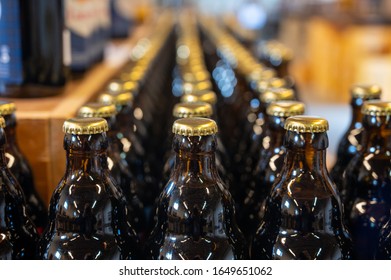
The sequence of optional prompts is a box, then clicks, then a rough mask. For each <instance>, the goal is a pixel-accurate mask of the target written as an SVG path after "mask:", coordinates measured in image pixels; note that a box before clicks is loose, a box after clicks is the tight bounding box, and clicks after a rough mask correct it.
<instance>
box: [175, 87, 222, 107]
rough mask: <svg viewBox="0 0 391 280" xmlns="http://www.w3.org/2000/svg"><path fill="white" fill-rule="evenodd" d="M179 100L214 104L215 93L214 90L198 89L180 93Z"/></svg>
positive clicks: (215, 100) (215, 99)
mask: <svg viewBox="0 0 391 280" xmlns="http://www.w3.org/2000/svg"><path fill="white" fill-rule="evenodd" d="M181 102H184V103H194V102H206V103H209V104H212V105H213V104H216V102H217V95H216V93H215V92H213V91H210V90H207V91H198V92H193V93H188V94H184V95H182V97H181Z"/></svg>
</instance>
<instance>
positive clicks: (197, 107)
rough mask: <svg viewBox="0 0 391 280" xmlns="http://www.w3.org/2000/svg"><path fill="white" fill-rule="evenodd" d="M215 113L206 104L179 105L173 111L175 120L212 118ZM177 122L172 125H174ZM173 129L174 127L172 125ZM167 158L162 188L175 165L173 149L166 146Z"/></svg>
mask: <svg viewBox="0 0 391 280" xmlns="http://www.w3.org/2000/svg"><path fill="white" fill-rule="evenodd" d="M212 113H213V109H212V106H211V105H210V104H209V103H206V102H193V103H177V104H175V106H174V109H173V110H172V116H173V118H174V119H180V118H194V117H200V118H210V117H211V115H212ZM174 121H175V120H173V121H171V122H170V123H174ZM171 127H172V125H171ZM169 139H170V140H169V142H170V145H172V137H170V138H169ZM166 147H167V148H166V151H167V153H166V156H165V164H164V167H163V180H162V182H163V184H162V187H164V186H165V185H166V183H167V182H168V180H169V179H170V174H171V171H172V170H173V167H174V164H175V157H176V156H175V153H174V152H173V151H172V149H171V148H168V146H167V145H166Z"/></svg>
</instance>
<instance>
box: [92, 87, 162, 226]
mask: <svg viewBox="0 0 391 280" xmlns="http://www.w3.org/2000/svg"><path fill="white" fill-rule="evenodd" d="M99 101H100V102H103V103H105V104H110V103H112V104H115V106H116V108H117V115H116V120H115V123H116V126H117V129H118V133H117V134H116V137H117V143H118V145H119V150H120V157H121V158H122V159H125V161H126V162H127V165H128V166H129V168H130V171H131V173H132V174H133V175H134V184H135V186H136V188H137V190H136V193H137V194H138V196H139V198H140V200H141V202H142V203H143V205H144V219H145V224H146V225H147V228H150V227H152V226H153V222H152V217H153V208H154V205H155V201H156V199H157V197H158V196H159V193H160V192H159V186H158V182H157V179H156V178H157V177H156V176H157V175H156V174H153V173H152V168H151V166H150V163H149V161H148V160H147V152H146V150H145V148H144V147H145V146H146V145H147V143H145V142H143V140H142V138H141V136H140V134H139V132H140V131H139V130H138V128H139V126H138V123H137V124H136V123H135V122H134V110H133V107H132V101H133V96H132V94H131V93H130V92H128V91H127V92H120V93H107V92H106V93H102V94H101V95H100V96H99ZM160 172H161V171H160Z"/></svg>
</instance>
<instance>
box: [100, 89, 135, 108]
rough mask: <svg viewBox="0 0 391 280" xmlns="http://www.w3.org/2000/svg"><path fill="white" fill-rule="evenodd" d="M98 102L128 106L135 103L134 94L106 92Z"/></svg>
mask: <svg viewBox="0 0 391 280" xmlns="http://www.w3.org/2000/svg"><path fill="white" fill-rule="evenodd" d="M98 102H100V103H103V104H114V105H127V104H129V103H132V102H133V94H132V93H131V92H119V93H113V92H104V93H101V94H100V95H99V97H98Z"/></svg>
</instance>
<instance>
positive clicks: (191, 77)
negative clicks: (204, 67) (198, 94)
mask: <svg viewBox="0 0 391 280" xmlns="http://www.w3.org/2000/svg"><path fill="white" fill-rule="evenodd" d="M182 80H183V81H184V82H190V83H195V82H202V81H205V80H210V74H209V72H206V71H198V72H186V73H182Z"/></svg>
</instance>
